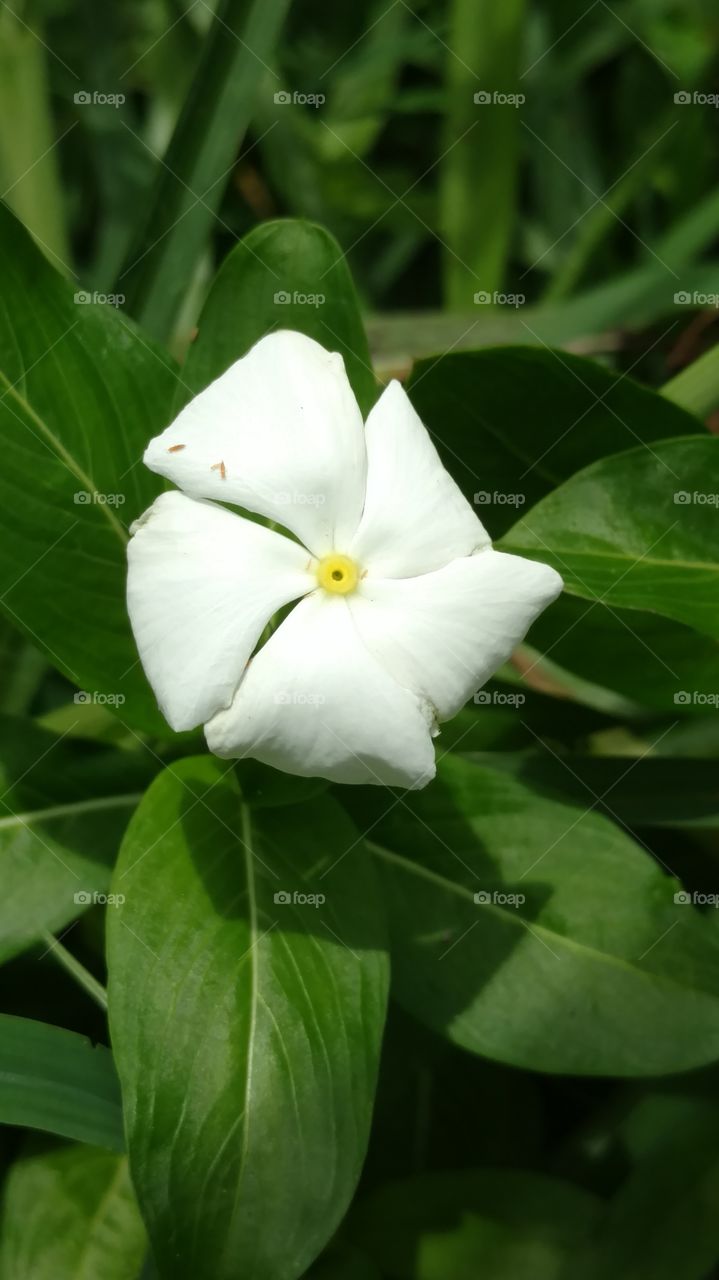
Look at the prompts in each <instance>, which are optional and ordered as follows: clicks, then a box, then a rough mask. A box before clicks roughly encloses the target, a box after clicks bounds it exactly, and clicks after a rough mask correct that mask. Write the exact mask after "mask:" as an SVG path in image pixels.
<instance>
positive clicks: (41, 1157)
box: [0, 1146, 146, 1280]
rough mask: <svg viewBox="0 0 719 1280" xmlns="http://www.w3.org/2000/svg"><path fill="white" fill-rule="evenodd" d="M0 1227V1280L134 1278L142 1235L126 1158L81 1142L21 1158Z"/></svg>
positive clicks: (141, 1250)
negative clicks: (77, 1144) (0, 1243)
mask: <svg viewBox="0 0 719 1280" xmlns="http://www.w3.org/2000/svg"><path fill="white" fill-rule="evenodd" d="M0 1232H1V1234H0V1238H1V1239H2V1245H1V1246H0V1274H1V1275H2V1278H3V1280H81V1278H82V1277H85V1276H87V1277H88V1280H89V1277H92V1280H137V1276H138V1274H139V1270H140V1267H141V1265H142V1259H143V1256H144V1253H145V1249H146V1236H145V1229H144V1227H143V1225H142V1219H141V1217H140V1213H139V1210H138V1208H137V1203H136V1201H135V1197H134V1195H133V1191H132V1186H131V1184H130V1175H129V1171H128V1167H127V1157H126V1156H117V1155H112V1154H111V1153H110V1152H108V1151H98V1150H96V1149H95V1148H94V1147H86V1146H69V1147H66V1146H63V1147H59V1148H57V1149H55V1150H51V1151H42V1152H39V1153H38V1152H28V1153H27V1154H23V1155H21V1156H20V1157H19V1159H17V1160H16V1161H15V1163H14V1164H13V1166H12V1168H11V1170H10V1173H9V1175H8V1179H7V1182H6V1185H5V1195H4V1201H3V1208H2V1218H1V1219H0Z"/></svg>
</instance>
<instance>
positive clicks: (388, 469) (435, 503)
mask: <svg viewBox="0 0 719 1280" xmlns="http://www.w3.org/2000/svg"><path fill="white" fill-rule="evenodd" d="M365 438H366V444H367V495H366V498H365V506H364V512H363V515H362V521H361V523H360V526H359V529H358V530H357V533H356V535H355V538H354V540H353V542H352V544H351V547H350V550H349V554H350V555H352V556H353V557H354V558H355V559H356V560H358V561H359V562H360V563H361V564H362V565H364V567H365V568H368V569H369V571H370V573H371V574H372V575H377V576H378V577H381V578H411V577H414V576H415V575H416V574H418V573H429V572H430V570H432V569H439V568H440V566H441V565H445V564H448V563H449V561H450V560H454V559H456V558H457V556H468V555H470V554H471V553H472V552H473V551H475V550H477V548H479V547H485V546H488V545H489V543H490V538H489V534H488V533H487V531H486V529H485V528H484V525H483V524H482V523H481V521H480V520H478V518H477V516H476V515H475V513H474V511H473V510H472V507H471V506H470V504H469V503H468V502H467V500H466V498H465V497H464V495H463V494H462V492H461V491H460V489H459V488H458V487H457V485H456V484H455V482H454V480H453V479H452V477H451V476H450V474H449V472H448V471H446V470H445V468H444V467H443V466H442V463H441V461H440V458H439V454H438V453H437V450H436V449H435V447H434V445H433V444H432V441H431V440H430V437H429V433H428V431H427V429H426V428H425V427H424V426H423V425H422V422H421V421H420V419H419V417H418V416H417V414H416V413H415V411H414V409H413V408H412V404H411V402H410V400H409V397H408V396H407V393H406V392H405V390H404V388H403V387H401V386H400V384H399V382H390V384H389V386H388V387H387V388H386V390H385V391H384V392H383V393H382V395H381V396H380V398H379V400H378V401H377V404H376V405H375V406H374V408H373V409H372V410H371V412H370V414H369V417H368V418H367V425H366V428H365Z"/></svg>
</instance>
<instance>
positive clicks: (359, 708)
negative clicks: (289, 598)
mask: <svg viewBox="0 0 719 1280" xmlns="http://www.w3.org/2000/svg"><path fill="white" fill-rule="evenodd" d="M431 726H432V718H431V712H430V710H429V708H428V707H427V705H426V703H424V702H423V701H422V700H421V699H420V698H418V697H416V696H415V695H414V694H413V693H410V692H408V691H407V690H406V689H403V688H401V687H400V685H399V684H397V683H396V681H395V680H393V679H392V678H391V676H389V675H387V673H386V672H385V671H384V670H383V668H382V667H381V666H380V665H379V663H378V662H376V661H375V659H374V658H373V657H372V656H371V655H370V654H369V653H368V652H367V650H366V649H365V647H364V645H363V644H362V642H361V640H360V639H359V636H358V634H357V631H356V629H355V627H354V624H353V622H352V615H351V613H350V611H349V609H348V607H347V601H346V598H344V597H340V596H331V595H328V594H327V593H325V592H323V591H317V592H315V593H313V594H312V595H311V596H308V597H307V599H305V600H302V601H301V602H300V604H298V605H297V606H296V607H295V608H294V609H293V610H292V612H291V613H290V614H289V616H288V617H287V618H286V619H285V620H284V622H283V623H282V625H281V626H280V627H279V628H278V629H277V631H276V632H275V633H274V635H272V636H271V637H270V639H269V640H268V641H267V643H266V644H265V645H264V647H263V648H262V649H260V651H259V653H257V654H256V655H255V657H254V658H253V659H252V662H251V663H250V665H249V667H248V668H247V672H246V674H245V677H244V679H243V681H242V684H241V685H240V687H239V689H238V691H237V694H236V696H235V699H234V702H233V703H232V706H231V707H230V709H229V710H228V711H221V712H220V714H219V715H216V716H215V717H214V719H213V720H211V721H210V723H209V724H208V725H206V726H205V734H206V736H207V742H208V746H209V748H210V750H211V751H214V752H215V754H216V755H219V756H225V757H228V758H229V757H232V756H253V757H254V758H255V759H257V760H261V761H263V762H264V763H265V764H269V765H273V766H274V767H275V768H277V769H284V770H285V771H286V772H288V773H298V774H301V775H302V776H303V777H316V776H319V777H323V778H330V779H331V780H332V781H333V782H364V783H368V782H369V783H382V784H384V785H386V786H403V787H422V786H424V785H425V783H427V782H429V781H430V779H431V778H432V777H434V772H435V764H434V750H433V748H432V741H431Z"/></svg>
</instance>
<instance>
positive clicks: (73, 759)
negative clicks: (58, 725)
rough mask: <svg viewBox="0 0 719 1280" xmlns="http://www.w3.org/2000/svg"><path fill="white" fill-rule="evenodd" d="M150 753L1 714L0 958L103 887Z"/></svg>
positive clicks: (146, 777)
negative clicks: (77, 739) (82, 740)
mask: <svg viewBox="0 0 719 1280" xmlns="http://www.w3.org/2000/svg"><path fill="white" fill-rule="evenodd" d="M148 761H150V764H151V763H152V761H151V757H149V756H147V755H143V756H139V755H136V754H133V753H130V752H120V751H113V750H108V749H106V748H103V747H98V746H95V745H93V746H88V745H86V744H77V743H73V742H70V741H67V740H65V741H63V739H62V738H60V737H58V736H57V735H56V734H54V733H49V732H48V731H47V730H46V729H40V728H38V727H37V726H35V725H33V724H31V723H30V722H28V721H21V720H14V719H12V718H11V717H10V716H0V878H1V879H2V886H3V894H2V898H1V899H0V963H3V962H4V961H5V960H7V959H8V958H9V957H10V956H13V955H15V954H17V952H18V951H21V950H22V949H23V948H24V947H27V946H29V945H31V944H32V943H33V942H35V941H36V940H37V939H38V938H39V937H41V935H43V933H44V932H45V931H46V930H49V931H51V932H55V931H56V930H60V929H63V928H64V926H65V925H67V924H69V922H70V921H71V920H73V919H75V918H76V917H77V916H78V915H80V914H81V912H83V911H85V910H86V908H87V906H88V905H89V904H90V903H91V902H92V901H93V899H94V897H95V895H97V894H105V893H106V892H107V890H108V888H109V882H110V872H111V868H112V865H113V863H114V861H115V858H116V856H117V852H118V849H119V847H120V841H121V839H122V835H123V832H124V830H125V827H126V826H127V823H128V821H129V818H130V815H131V813H132V811H133V809H134V808H135V807H136V806H137V803H138V801H139V800H140V798H141V796H142V793H143V791H144V790H145V787H146V786H147V784H148V783H149V781H150V778H151V777H152V774H153V769H152V768H151V767H148Z"/></svg>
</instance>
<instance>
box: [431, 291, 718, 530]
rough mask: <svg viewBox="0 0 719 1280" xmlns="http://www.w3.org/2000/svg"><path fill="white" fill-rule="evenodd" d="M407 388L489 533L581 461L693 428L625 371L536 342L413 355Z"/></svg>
mask: <svg viewBox="0 0 719 1280" xmlns="http://www.w3.org/2000/svg"><path fill="white" fill-rule="evenodd" d="M480 309H481V308H480ZM525 336H526V337H527V338H529V337H530V336H531V334H529V333H528V332H527V333H526V335H525ZM407 389H408V391H409V394H410V396H411V399H412V402H413V404H414V406H415V408H416V410H417V412H418V414H419V416H420V417H421V419H422V421H423V422H424V423H425V426H426V427H427V428H428V430H429V431H431V432H432V435H433V437H434V440H435V443H436V444H437V447H438V449H439V451H440V454H441V455H442V460H443V462H444V464H445V466H446V467H447V468H448V470H449V471H450V472H451V473H452V475H453V476H454V478H455V479H456V481H457V483H458V484H459V485H460V487H461V489H462V491H463V492H464V494H465V496H466V497H467V498H468V499H469V501H470V502H472V501H475V502H476V504H477V505H476V510H477V514H478V515H479V517H480V519H481V520H482V521H483V522H484V523H486V525H487V528H488V529H489V532H490V533H491V534H492V536H493V537H499V535H500V534H502V533H504V532H505V530H506V529H508V528H509V527H510V525H512V523H513V522H514V521H515V520H516V518H517V516H518V515H521V514H522V513H523V512H524V511H526V510H527V508H528V507H530V506H532V505H533V504H534V503H535V502H538V501H539V499H540V498H543V497H544V496H545V495H546V494H548V493H550V492H551V491H552V490H553V489H554V488H555V486H556V485H558V484H561V483H562V481H563V480H567V479H568V478H569V477H570V476H571V475H574V473H575V472H576V471H579V470H580V468H582V467H585V466H587V465H588V464H589V463H590V462H595V461H596V460H597V459H599V458H602V457H605V456H606V455H607V454H612V453H618V452H619V451H620V450H622V449H630V448H632V446H633V445H635V444H637V443H647V444H650V445H653V443H654V441H656V440H661V439H662V438H664V437H667V436H683V435H690V434H693V433H695V432H696V431H697V430H698V423H697V421H696V419H694V418H692V417H691V415H690V414H688V413H685V412H684V411H683V410H681V409H678V408H677V406H676V405H672V404H668V403H667V402H666V400H665V399H664V398H663V397H662V396H659V395H657V394H656V393H655V392H653V391H650V390H648V389H647V388H646V387H642V386H640V384H639V383H637V382H634V381H633V380H632V379H631V378H629V377H627V376H626V375H623V376H621V377H620V376H617V375H616V374H613V373H610V372H609V371H608V370H607V369H605V368H603V367H602V366H601V365H599V364H597V363H596V362H595V361H593V360H584V359H582V358H581V357H579V356H574V355H569V354H568V353H567V352H564V351H562V352H559V351H548V350H546V349H545V348H542V349H541V350H535V349H534V348H533V347H497V348H490V349H488V350H486V351H472V352H459V353H450V354H449V355H445V356H442V357H441V358H440V359H439V360H422V361H419V363H418V364H417V365H416V366H415V369H414V371H413V373H412V376H411V378H410V381H409V384H408V388H407ZM665 474H666V475H667V476H668V477H669V478H671V477H670V473H669V472H666V473H665ZM475 494H476V495H478V497H477V498H475Z"/></svg>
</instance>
